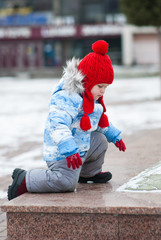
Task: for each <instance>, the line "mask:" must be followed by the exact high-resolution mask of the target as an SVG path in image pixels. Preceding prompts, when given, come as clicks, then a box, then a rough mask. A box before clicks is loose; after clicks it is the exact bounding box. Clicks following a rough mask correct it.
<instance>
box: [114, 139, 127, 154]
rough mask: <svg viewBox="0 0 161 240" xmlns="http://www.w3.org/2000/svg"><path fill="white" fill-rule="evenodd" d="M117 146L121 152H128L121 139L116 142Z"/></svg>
mask: <svg viewBox="0 0 161 240" xmlns="http://www.w3.org/2000/svg"><path fill="white" fill-rule="evenodd" d="M115 146H116V147H117V148H119V150H120V151H123V152H125V150H126V146H125V143H124V142H123V141H122V139H121V140H120V141H119V142H116V143H115Z"/></svg>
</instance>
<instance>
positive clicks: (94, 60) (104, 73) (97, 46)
mask: <svg viewBox="0 0 161 240" xmlns="http://www.w3.org/2000/svg"><path fill="white" fill-rule="evenodd" d="M92 50H93V51H94V52H92V53H89V54H88V55H86V56H85V57H84V58H83V59H82V60H81V62H80V63H79V65H78V69H79V70H81V72H82V73H83V74H84V75H85V77H84V79H83V86H84V88H85V91H84V93H83V111H84V116H83V117H82V118H81V121H80V127H81V129H82V130H84V131H87V130H89V129H90V128H91V123H90V119H89V117H88V115H87V114H91V113H92V112H93V110H94V98H93V95H92V93H91V89H92V88H93V87H94V86H95V85H97V84H102V83H104V84H111V83H112V82H113V79H114V72H113V67H112V64H111V60H110V58H109V57H108V56H107V55H106V53H107V52H108V43H107V42H105V41H103V40H99V41H96V42H95V43H93V44H92ZM98 101H99V102H100V103H101V105H102V106H103V114H102V116H101V118H100V121H99V124H98V125H99V126H100V127H101V128H104V127H108V126H109V121H108V118H107V116H106V115H105V114H104V112H106V107H105V105H104V101H103V97H100V98H99V99H98Z"/></svg>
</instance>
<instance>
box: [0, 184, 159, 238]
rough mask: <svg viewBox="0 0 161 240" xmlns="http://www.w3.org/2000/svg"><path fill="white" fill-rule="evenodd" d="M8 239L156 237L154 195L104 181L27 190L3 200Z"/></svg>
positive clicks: (157, 205)
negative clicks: (64, 189)
mask: <svg viewBox="0 0 161 240" xmlns="http://www.w3.org/2000/svg"><path fill="white" fill-rule="evenodd" d="M2 211H5V212H7V234H8V239H12V240H13V239H15V240H16V239H21V240H23V239H24V240H27V239H30V240H32V239H33V240H36V239H38V240H46V239H54V240H68V239H71V240H74V239H75V240H76V239H77V240H79V239H80V240H87V239H91V240H94V239H100V240H104V239H108V240H109V239H111V240H121V239H122V240H134V239H138V240H143V239H146V240H147V239H149V240H150V239H155V240H160V237H161V202H160V196H159V194H157V193H156V194H151V193H120V192H116V191H112V185H111V184H110V183H108V184H79V185H78V189H77V192H75V193H62V194H31V193H26V194H24V195H21V196H20V197H18V198H16V199H14V200H12V201H10V202H6V203H5V204H4V205H3V206H2Z"/></svg>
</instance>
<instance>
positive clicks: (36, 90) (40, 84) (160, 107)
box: [0, 77, 161, 177]
mask: <svg viewBox="0 0 161 240" xmlns="http://www.w3.org/2000/svg"><path fill="white" fill-rule="evenodd" d="M57 82H58V80H57V79H53V80H51V79H32V80H31V79H21V80H20V79H15V78H0V177H1V176H5V175H8V174H11V173H12V171H13V169H14V168H15V167H22V168H25V169H30V168H34V167H40V168H41V167H44V166H46V165H45V162H44V161H43V160H42V151H43V130H44V124H45V120H46V117H47V113H48V103H49V100H50V96H51V93H52V90H53V88H54V87H55V85H56V84H57ZM159 96H160V81H159V77H149V78H147V77H146V78H137V79H134V78H132V79H116V80H115V81H114V83H113V84H112V85H111V86H109V87H108V88H107V91H106V94H105V96H104V101H105V104H106V108H107V114H108V116H109V119H110V121H111V122H112V123H113V124H114V125H115V126H116V127H118V128H119V129H121V130H122V132H123V133H124V134H132V133H133V132H134V131H139V130H142V129H149V128H159V127H161V114H160V112H161V101H160V100H157V99H158V97H159Z"/></svg>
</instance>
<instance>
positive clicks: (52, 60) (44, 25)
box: [0, 0, 159, 71]
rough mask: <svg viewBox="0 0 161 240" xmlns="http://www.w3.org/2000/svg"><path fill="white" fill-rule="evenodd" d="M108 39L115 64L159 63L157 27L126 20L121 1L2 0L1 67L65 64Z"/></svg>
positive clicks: (25, 67)
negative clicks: (100, 41) (97, 41)
mask: <svg viewBox="0 0 161 240" xmlns="http://www.w3.org/2000/svg"><path fill="white" fill-rule="evenodd" d="M98 39H104V40H105V41H107V42H108V43H109V45H110V48H109V49H110V50H109V56H110V58H111V60H112V63H113V64H117V65H121V64H123V65H132V64H157V63H158V62H159V52H158V49H159V46H158V42H157V34H156V31H155V28H153V27H135V26H130V25H127V24H126V18H125V16H124V15H123V14H122V13H121V12H120V5H119V0H68V1H66V0H23V1H22V0H0V71H2V69H33V68H43V67H54V66H62V65H64V63H65V62H66V60H67V59H69V58H72V57H73V56H75V57H76V58H83V57H84V56H85V55H86V54H87V53H89V52H90V51H91V44H92V43H93V42H94V41H96V40H98Z"/></svg>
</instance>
